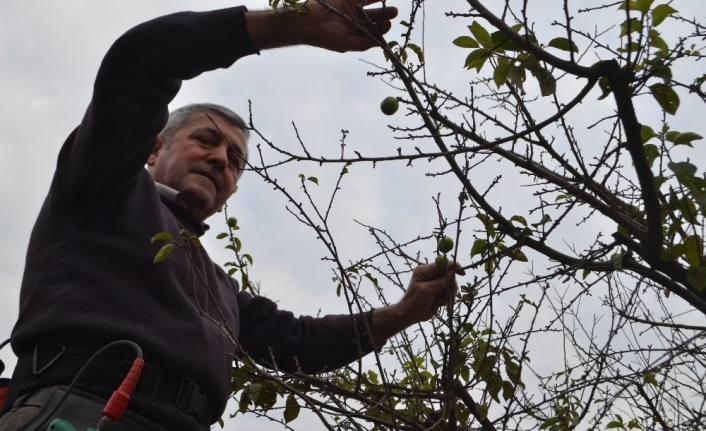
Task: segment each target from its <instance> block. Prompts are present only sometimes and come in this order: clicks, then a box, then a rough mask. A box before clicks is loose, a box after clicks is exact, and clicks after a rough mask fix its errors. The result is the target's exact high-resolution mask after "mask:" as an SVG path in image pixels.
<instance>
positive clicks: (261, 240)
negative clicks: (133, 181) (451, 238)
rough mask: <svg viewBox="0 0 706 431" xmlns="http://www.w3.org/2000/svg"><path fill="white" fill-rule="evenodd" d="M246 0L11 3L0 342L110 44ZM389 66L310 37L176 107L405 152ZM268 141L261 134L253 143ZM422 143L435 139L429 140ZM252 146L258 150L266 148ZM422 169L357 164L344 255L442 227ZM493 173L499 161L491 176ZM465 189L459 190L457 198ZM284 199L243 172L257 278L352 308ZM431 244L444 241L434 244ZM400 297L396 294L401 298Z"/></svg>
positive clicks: (312, 145)
mask: <svg viewBox="0 0 706 431" xmlns="http://www.w3.org/2000/svg"><path fill="white" fill-rule="evenodd" d="M440 3H443V5H441V7H439V5H438V4H436V5H435V7H432V6H431V5H430V6H429V7H428V9H427V11H426V13H427V20H428V24H429V25H428V28H429V30H428V31H427V32H426V38H427V39H426V42H427V43H428V44H429V45H430V46H434V47H435V50H434V51H433V52H427V56H428V58H429V69H428V73H429V74H430V75H434V76H436V77H438V79H439V80H441V81H443V82H447V83H450V84H449V85H450V86H452V87H453V86H454V85H459V86H461V87H459V88H462V87H463V85H464V84H463V83H464V82H468V73H469V72H468V71H465V70H463V69H462V67H461V65H462V64H463V59H464V58H465V55H466V54H467V51H465V52H464V51H463V50H461V49H458V48H455V47H454V46H453V45H451V43H450V42H451V41H452V40H453V39H455V38H456V37H457V36H459V35H462V34H466V33H467V30H466V27H465V26H466V25H468V24H469V23H468V22H465V21H463V20H450V19H445V18H444V16H443V13H444V12H446V11H447V9H446V8H449V9H448V10H450V9H451V8H452V7H455V9H456V10H457V11H463V10H466V9H467V8H466V7H464V6H463V5H464V2H462V1H460V0H453V1H445V2H440ZM578 3H581V2H578ZM584 3H586V2H584ZM588 3H590V2H588ZM693 3H701V2H693ZM233 4H234V3H233V2H225V1H215V0H214V1H185V0H171V1H169V2H164V1H159V2H158V1H149V0H121V1H92V0H62V1H53V0H22V1H2V2H0V96H1V98H0V130H1V131H2V139H1V140H0V226H2V227H3V228H2V241H0V339H5V338H7V337H9V335H10V332H11V330H12V327H13V325H14V321H15V319H16V316H17V313H18V308H17V307H18V298H19V286H20V281H21V277H22V268H23V265H24V254H25V250H26V247H27V242H28V239H29V234H30V230H31V228H32V225H33V223H34V220H35V218H36V215H37V213H38V211H39V208H40V206H41V204H42V201H43V199H44V197H45V194H46V192H47V190H48V187H49V183H50V180H51V177H52V174H53V170H54V165H55V160H56V156H57V154H58V151H59V148H60V146H61V145H62V143H63V141H64V139H65V138H66V136H67V135H68V134H69V133H70V132H71V130H72V129H73V128H74V127H76V125H77V124H78V123H79V122H80V120H81V117H82V114H83V112H84V111H85V109H86V106H87V105H88V103H89V101H90V97H91V90H92V83H93V79H94V76H95V73H96V71H97V69H98V66H99V64H100V61H101V59H102V57H103V55H104V54H105V52H106V51H107V49H108V48H109V47H110V45H111V43H112V42H113V41H114V40H115V39H116V38H117V37H119V36H120V35H121V34H122V33H123V32H125V31H126V30H128V29H129V28H130V27H132V26H134V25H136V24H138V23H140V22H142V21H145V20H148V19H150V18H154V17H156V16H159V15H163V14H166V13H171V12H176V11H179V10H205V9H216V8H219V7H227V6H232V5H233ZM243 4H246V5H247V6H248V7H250V8H251V9H258V8H266V7H267V4H266V2H264V1H260V0H257V1H246V2H243ZM694 7H695V6H694ZM403 15H404V11H403ZM547 19H548V18H547ZM442 22H443V25H439V23H442ZM551 31H554V30H551ZM400 32H401V27H400V26H399V25H397V26H396V27H395V29H394V30H393V32H392V33H391V37H390V39H395V38H399V33H400ZM383 62H384V59H383V56H382V53H381V52H380V51H378V50H373V51H370V52H367V53H364V54H359V53H349V54H345V55H340V54H335V53H329V52H324V51H319V50H316V49H312V48H306V47H298V48H289V49H281V50H276V51H272V52H264V53H262V55H260V56H250V57H247V58H244V59H241V60H240V61H238V62H237V63H236V64H235V65H234V66H233V67H232V68H230V69H228V70H219V71H215V72H212V73H207V74H204V75H203V76H201V77H198V78H196V79H194V80H192V81H190V82H187V83H185V85H184V86H183V89H182V91H181V92H180V94H179V96H178V97H177V98H176V100H175V101H174V102H173V104H172V105H171V106H172V107H178V106H181V105H184V104H187V103H192V102H199V101H208V102H215V103H220V104H224V105H227V106H229V107H231V108H233V109H234V110H235V111H237V112H240V113H242V114H243V115H244V116H247V115H248V101H252V107H253V115H254V120H255V124H256V126H257V127H258V128H259V129H260V131H261V132H262V133H263V134H265V135H266V137H267V138H268V139H270V140H272V141H275V142H277V143H278V144H279V145H281V146H283V147H286V148H288V149H290V150H293V151H298V148H299V144H298V143H297V141H296V136H295V133H294V131H293V128H292V122H295V123H296V126H297V128H298V130H299V133H300V135H301V138H302V140H303V141H304V142H305V143H306V144H307V145H308V147H309V149H310V151H312V153H318V154H325V155H329V156H330V157H334V156H335V155H337V154H338V152H339V151H340V147H339V141H340V139H341V130H342V129H345V130H349V131H350V134H349V135H348V137H347V143H348V145H349V148H351V149H357V150H361V151H362V152H363V153H364V154H368V155H382V154H388V155H389V154H394V149H396V148H397V147H399V146H401V145H402V144H401V143H400V141H398V140H395V139H394V136H393V134H392V132H391V131H390V130H389V129H388V128H387V126H386V125H387V124H388V123H390V122H393V123H395V124H401V125H403V124H406V123H405V121H406V120H405V118H404V116H403V115H402V113H399V114H398V115H396V116H395V117H390V118H388V117H385V116H383V115H382V114H381V113H380V111H379V108H378V106H379V103H380V101H381V100H382V99H383V98H384V97H385V96H389V95H391V96H399V95H401V94H402V93H401V92H399V91H397V90H396V89H394V88H392V87H390V86H388V85H387V84H385V83H384V82H382V81H381V80H380V79H378V78H374V77H368V76H366V72H368V71H371V70H374V67H373V66H371V65H370V63H377V64H380V63H383ZM701 112H703V109H702V107H701ZM695 115H696V113H693V114H692V116H688V117H686V118H684V117H682V118H681V119H680V120H678V121H681V122H682V123H681V124H685V126H684V127H691V126H693V127H692V130H689V131H694V132H700V133H701V134H704V128H703V127H704V126H703V124H697V122H696V121H694V120H693V119H694V118H695ZM699 117H702V115H699ZM675 121H677V120H675ZM677 124H679V123H678V122H677ZM260 142H261V140H259V138H257V137H255V138H254V139H253V140H252V141H251V145H257V144H258V143H260ZM415 145H419V146H420V147H423V146H426V147H425V148H428V149H429V150H431V149H432V148H433V147H432V146H431V144H430V143H423V142H420V143H415ZM253 148H254V147H253ZM253 148H251V151H250V152H251V154H252V155H253V156H254V155H255V151H254V149H253ZM388 166H389V168H388ZM418 166H419V169H415V170H412V169H405V168H404V165H403V164H401V163H399V164H396V165H395V164H391V165H387V166H386V167H385V168H384V169H382V168H380V167H378V168H377V169H372V167H371V166H360V167H358V166H356V167H355V169H354V170H353V172H352V174H354V175H351V177H350V179H347V180H348V182H347V183H345V184H344V191H343V192H342V196H341V200H340V201H339V202H338V205H337V206H336V207H335V208H336V209H335V211H334V217H333V224H334V226H335V227H336V228H337V229H338V231H339V232H342V233H343V235H341V243H340V245H341V250H342V253H343V254H344V256H349V257H350V258H354V257H359V256H362V255H365V253H367V252H369V251H371V250H374V249H375V244H374V243H373V241H372V239H371V238H370V236H369V235H367V232H366V230H365V229H364V228H362V227H360V226H358V225H357V224H355V223H354V222H353V220H354V219H355V220H358V221H360V222H362V223H365V224H369V225H374V226H377V227H380V228H383V229H386V230H387V231H388V232H389V233H391V234H392V235H395V236H397V237H398V238H400V239H401V240H405V239H412V238H414V237H415V236H417V235H428V234H430V233H431V231H432V229H433V228H434V227H436V226H437V225H438V224H437V215H436V210H435V208H434V205H433V202H432V200H431V198H432V196H434V195H435V193H436V192H438V191H439V190H441V189H440V188H439V186H438V184H439V183H436V184H430V182H429V181H427V178H426V177H425V176H424V174H425V173H426V172H433V171H434V170H435V168H436V167H434V166H431V167H428V166H426V165H423V164H422V163H420V164H418ZM336 169H339V168H336ZM334 171H335V169H334ZM299 173H304V174H306V175H307V176H310V175H311V176H318V177H319V178H320V179H321V180H322V181H320V186H319V188H317V189H316V190H315V191H314V196H315V197H316V198H317V199H320V202H325V197H326V196H327V195H328V194H329V193H330V191H331V189H332V187H333V184H332V182H331V181H332V179H331V178H332V177H331V175H333V174H332V171H331V170H330V169H329V170H327V169H326V168H325V167H324V168H318V167H317V166H311V165H294V166H291V167H287V168H284V169H280V170H278V171H277V175H278V177H279V178H281V179H282V181H286V182H288V183H289V184H290V186H291V187H292V189H293V190H295V189H296V188H297V183H296V177H297V175H298V174H299ZM494 174H495V173H494V172H492V168H491V169H490V170H489V178H490V177H492V175H494ZM457 193H458V192H457V191H456V189H454V192H453V193H451V194H450V195H449V196H451V197H453V196H456V194H457ZM512 199H514V200H521V199H522V197H521V196H514V197H512ZM285 204H286V202H285V200H284V199H283V197H282V196H281V195H279V194H277V193H276V192H274V191H272V187H270V186H267V185H265V184H263V182H262V181H261V180H259V179H258V178H257V177H256V176H255V175H252V174H250V175H249V174H246V175H245V176H244V178H243V179H242V180H241V183H240V189H239V191H238V193H237V194H236V195H235V196H234V197H233V198H232V199H231V201H230V202H229V205H230V211H231V215H233V216H235V217H237V218H238V220H239V224H240V226H241V228H242V230H241V231H240V233H239V236H240V238H241V239H242V241H243V247H244V249H245V251H247V252H249V253H251V254H252V255H253V256H254V259H255V266H254V268H253V277H254V278H255V279H257V280H260V281H261V283H262V288H263V291H264V292H265V293H266V294H267V295H268V296H270V297H272V298H276V299H277V300H279V301H280V305H281V307H282V308H286V309H290V310H292V311H294V312H295V313H296V314H317V313H318V312H319V310H320V309H322V310H323V312H324V313H328V312H342V311H344V310H345V303H344V302H343V301H342V300H341V299H339V298H337V297H336V295H335V285H334V284H332V283H331V281H330V279H331V276H332V274H331V272H330V270H329V267H330V266H329V265H327V264H326V263H324V262H321V261H320V259H321V257H323V256H324V253H325V250H324V249H323V247H322V246H321V245H319V244H318V243H316V242H315V241H314V238H313V235H312V233H311V231H310V230H308V228H306V227H304V226H302V225H301V224H299V223H298V222H297V221H296V220H295V219H294V218H293V217H292V216H291V215H290V214H289V213H288V212H287V211H286V209H285ZM216 218H217V216H216V217H214V219H212V220H211V225H213V226H214V228H213V229H212V230H211V232H210V234H209V235H208V237H207V240H206V247H207V248H208V249H209V251H210V252H211V255H212V257H213V258H214V260H215V261H217V262H220V263H223V262H226V261H228V260H230V258H231V257H230V256H229V255H228V254H227V253H225V252H224V251H222V247H223V245H224V244H223V243H222V242H219V241H216V240H215V239H213V237H214V236H215V234H217V233H219V232H221V230H220V229H221V228H220V226H219V224H220V223H221V221H220V220H217V219H216ZM466 245H468V246H469V247H470V244H466ZM429 248H430V249H433V243H430V246H429ZM396 295H397V294H396V293H392V294H391V297H392V298H395V296H396ZM11 357H12V356H11V354H10V353H9V349H7V348H6V349H4V350H3V351H2V352H0V358H2V359H3V360H5V361H6V363H8V365H9V366H10V368H11V367H12V365H13V364H14V359H11ZM7 374H8V372H7V371H6V372H5V373H4V375H7ZM226 413H228V412H226ZM237 421H242V419H237V420H235V421H231V422H229V425H228V427H227V428H230V429H242V427H243V426H244V425H243V423H242V422H237ZM258 424H260V425H261V422H258ZM260 425H258V427H259V426H260ZM251 426H252V424H251Z"/></svg>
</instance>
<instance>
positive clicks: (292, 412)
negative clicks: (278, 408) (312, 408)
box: [284, 394, 301, 423]
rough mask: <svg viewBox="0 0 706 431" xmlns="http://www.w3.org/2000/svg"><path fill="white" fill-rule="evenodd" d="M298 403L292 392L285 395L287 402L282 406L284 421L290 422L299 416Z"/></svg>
mask: <svg viewBox="0 0 706 431" xmlns="http://www.w3.org/2000/svg"><path fill="white" fill-rule="evenodd" d="M300 409H301V408H300V407H299V403H298V402H297V399H296V398H295V397H294V395H293V394H289V396H288V397H287V404H286V407H285V408H284V423H290V422H291V421H293V420H294V419H296V418H297V416H299V410H300Z"/></svg>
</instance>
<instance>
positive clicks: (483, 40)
mask: <svg viewBox="0 0 706 431" xmlns="http://www.w3.org/2000/svg"><path fill="white" fill-rule="evenodd" d="M468 29H469V30H471V34H473V36H474V37H475V38H476V40H477V41H478V42H479V43H480V44H481V45H482V46H483V48H486V49H493V48H494V44H493V40H492V39H491V38H490V33H488V31H487V30H486V29H485V28H483V26H482V25H480V24H478V22H477V21H473V22H472V23H471V25H469V26H468Z"/></svg>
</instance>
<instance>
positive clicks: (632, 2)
mask: <svg viewBox="0 0 706 431" xmlns="http://www.w3.org/2000/svg"><path fill="white" fill-rule="evenodd" d="M628 6H630V10H632V11H636V10H639V9H638V8H637V2H636V1H635V0H626V1H624V2H623V3H622V4H621V5H620V7H619V8H618V10H627V9H628Z"/></svg>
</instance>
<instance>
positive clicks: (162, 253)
mask: <svg viewBox="0 0 706 431" xmlns="http://www.w3.org/2000/svg"><path fill="white" fill-rule="evenodd" d="M173 248H174V244H166V245H165V246H163V247H162V248H160V249H159V251H158V252H157V254H156V255H155V256H154V263H159V262H161V261H163V260H164V259H166V258H167V257H168V256H169V253H171V252H172V249H173Z"/></svg>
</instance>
